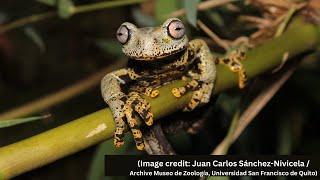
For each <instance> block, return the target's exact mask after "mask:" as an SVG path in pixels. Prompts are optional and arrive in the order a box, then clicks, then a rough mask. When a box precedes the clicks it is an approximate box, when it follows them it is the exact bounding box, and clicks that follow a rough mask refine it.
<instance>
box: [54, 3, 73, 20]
mask: <svg viewBox="0 0 320 180" xmlns="http://www.w3.org/2000/svg"><path fill="white" fill-rule="evenodd" d="M74 9H75V8H74V5H73V2H72V0H58V15H59V16H60V17H61V18H64V19H67V18H69V17H71V16H72V15H73V13H74Z"/></svg>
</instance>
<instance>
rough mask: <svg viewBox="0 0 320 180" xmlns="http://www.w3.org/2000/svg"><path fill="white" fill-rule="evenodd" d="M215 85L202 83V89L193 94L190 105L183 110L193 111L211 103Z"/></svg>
mask: <svg viewBox="0 0 320 180" xmlns="http://www.w3.org/2000/svg"><path fill="white" fill-rule="evenodd" d="M212 89H213V83H202V84H201V88H199V89H198V90H196V91H194V92H193V95H192V98H191V100H190V102H189V104H188V105H187V106H186V107H185V108H184V109H183V110H184V111H192V110H193V109H195V108H196V107H197V106H199V105H200V104H205V103H208V102H209V101H210V97H211V93H212Z"/></svg>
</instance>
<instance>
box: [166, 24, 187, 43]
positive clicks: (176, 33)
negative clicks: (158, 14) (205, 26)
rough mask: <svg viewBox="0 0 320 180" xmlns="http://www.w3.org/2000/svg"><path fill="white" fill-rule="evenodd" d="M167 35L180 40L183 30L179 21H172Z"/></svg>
mask: <svg viewBox="0 0 320 180" xmlns="http://www.w3.org/2000/svg"><path fill="white" fill-rule="evenodd" d="M168 34H169V36H171V37H172V38H174V39H180V38H182V37H183V36H184V34H185V28H184V25H183V23H182V22H181V21H179V20H173V21H171V22H170V24H169V25H168Z"/></svg>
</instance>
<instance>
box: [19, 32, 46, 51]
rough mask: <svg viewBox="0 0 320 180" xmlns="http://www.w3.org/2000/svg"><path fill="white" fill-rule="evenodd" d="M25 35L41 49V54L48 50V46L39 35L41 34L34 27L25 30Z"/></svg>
mask: <svg viewBox="0 0 320 180" xmlns="http://www.w3.org/2000/svg"><path fill="white" fill-rule="evenodd" d="M24 33H25V34H26V36H27V37H29V38H30V39H31V40H32V41H33V42H34V43H35V44H36V45H37V46H38V47H39V49H40V52H42V53H43V52H44V51H45V50H46V46H45V44H44V42H43V40H42V38H41V36H40V35H39V33H38V32H37V31H36V30H35V29H34V28H32V27H26V28H24Z"/></svg>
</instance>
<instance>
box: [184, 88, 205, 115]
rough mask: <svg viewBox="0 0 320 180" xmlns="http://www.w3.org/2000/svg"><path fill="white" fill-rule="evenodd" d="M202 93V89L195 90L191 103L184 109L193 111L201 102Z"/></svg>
mask: <svg viewBox="0 0 320 180" xmlns="http://www.w3.org/2000/svg"><path fill="white" fill-rule="evenodd" d="M202 95H203V92H202V91H201V90H197V91H194V92H193V95H192V98H191V100H190V102H189V104H188V105H187V106H186V107H185V108H184V109H183V110H184V111H192V110H193V109H195V108H196V107H197V106H198V105H199V104H200V102H201V98H202Z"/></svg>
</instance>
